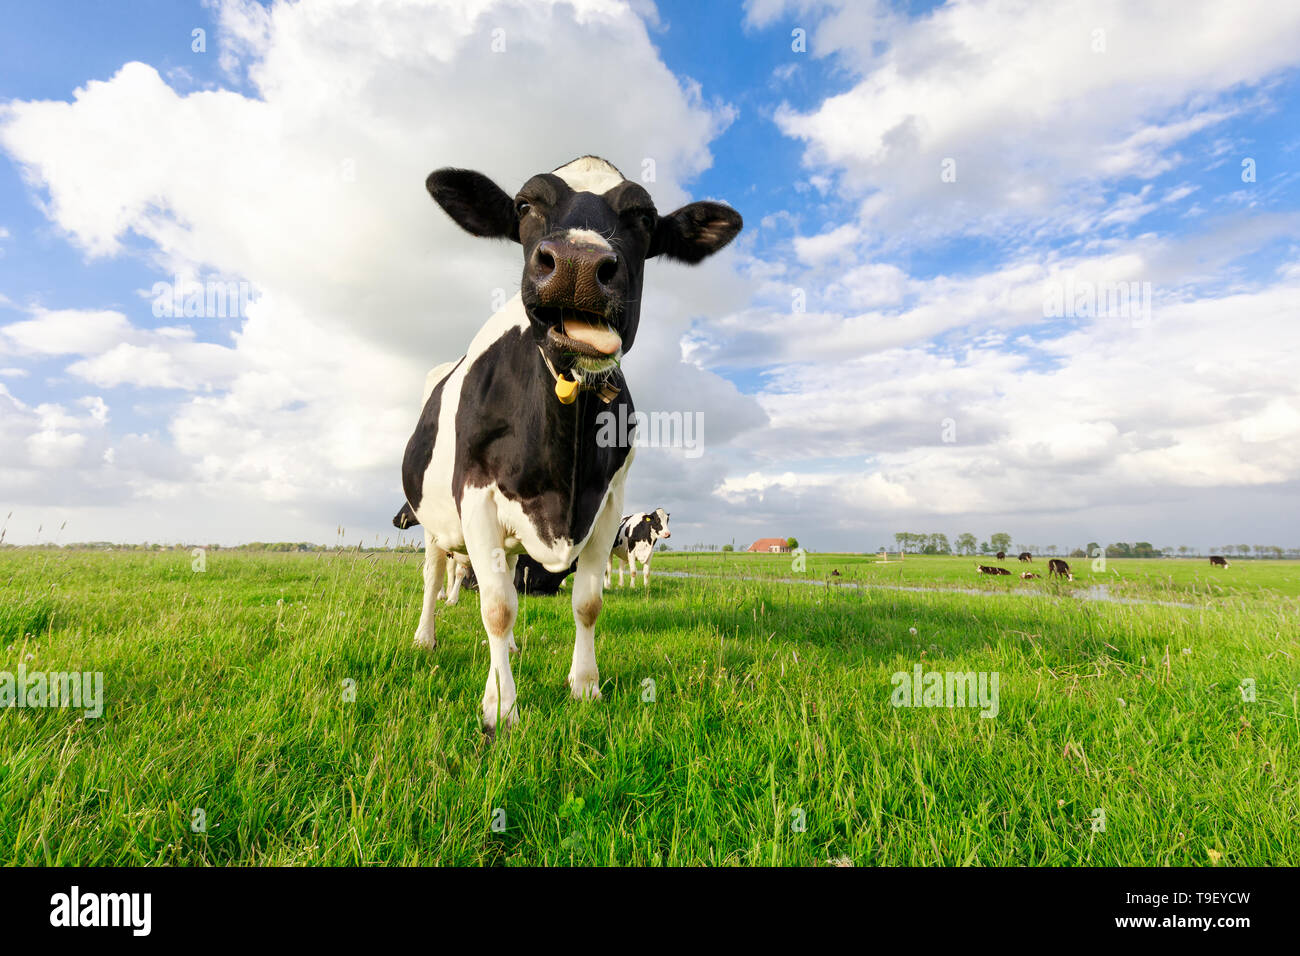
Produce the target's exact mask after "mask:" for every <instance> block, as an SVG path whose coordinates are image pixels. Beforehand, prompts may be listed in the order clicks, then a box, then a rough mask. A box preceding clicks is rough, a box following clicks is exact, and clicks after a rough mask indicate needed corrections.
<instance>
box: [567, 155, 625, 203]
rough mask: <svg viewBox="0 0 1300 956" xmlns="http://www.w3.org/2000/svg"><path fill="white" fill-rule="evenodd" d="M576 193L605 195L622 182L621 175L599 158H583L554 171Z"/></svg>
mask: <svg viewBox="0 0 1300 956" xmlns="http://www.w3.org/2000/svg"><path fill="white" fill-rule="evenodd" d="M555 175H556V176H559V177H560V178H561V179H563V180H564V181H565V183H566V184H568V187H569V188H570V189H572V190H573V191H574V192H576V193H596V194H597V195H601V194H602V193H607V192H609V191H610V190H611V189H613V188H614V187H615V186H617V185H618V184H619V183H621V182H624V179H623V174H622V173H620V172H619V171H618V170H617V169H615V168H614V166H613V165H612V164H611V163H608V162H606V161H605V160H603V159H601V158H600V157H599V156H583V157H581V158H580V159H575V160H574V161H573V162H571V163H566V164H565V165H563V166H561V167H560V168H559V169H557V170H555Z"/></svg>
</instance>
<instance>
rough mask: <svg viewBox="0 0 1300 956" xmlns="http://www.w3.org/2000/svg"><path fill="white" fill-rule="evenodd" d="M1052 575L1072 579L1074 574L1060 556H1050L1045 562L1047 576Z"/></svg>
mask: <svg viewBox="0 0 1300 956" xmlns="http://www.w3.org/2000/svg"><path fill="white" fill-rule="evenodd" d="M1052 575H1058V576H1059V577H1063V578H1068V579H1069V580H1071V581H1073V580H1074V575H1073V574H1071V573H1070V566H1069V565H1068V564H1066V563H1065V562H1064V561H1062V560H1061V559H1060V558H1052V560H1050V561H1048V562H1047V576H1048V577H1049V578H1050V577H1051V576H1052Z"/></svg>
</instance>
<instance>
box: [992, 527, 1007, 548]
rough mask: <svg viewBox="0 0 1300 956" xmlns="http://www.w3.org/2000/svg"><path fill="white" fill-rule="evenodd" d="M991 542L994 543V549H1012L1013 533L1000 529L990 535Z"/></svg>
mask: <svg viewBox="0 0 1300 956" xmlns="http://www.w3.org/2000/svg"><path fill="white" fill-rule="evenodd" d="M989 544H991V545H993V550H994V551H1010V550H1011V535H1009V534H1007V533H1006V532H1005V531H999V532H998V533H997V534H993V535H989Z"/></svg>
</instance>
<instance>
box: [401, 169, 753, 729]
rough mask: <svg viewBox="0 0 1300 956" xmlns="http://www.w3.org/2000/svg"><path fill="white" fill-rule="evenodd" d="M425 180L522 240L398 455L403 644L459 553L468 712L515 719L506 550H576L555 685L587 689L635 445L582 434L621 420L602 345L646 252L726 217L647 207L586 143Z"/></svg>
mask: <svg viewBox="0 0 1300 956" xmlns="http://www.w3.org/2000/svg"><path fill="white" fill-rule="evenodd" d="M425 185H426V187H427V188H428V190H429V193H430V194H431V195H432V196H433V198H434V200H435V201H436V202H437V203H438V205H440V206H441V207H442V208H443V210H445V211H446V212H447V214H448V215H450V216H451V218H452V219H453V220H455V221H456V223H457V224H458V225H460V226H461V227H462V228H463V229H465V230H466V231H467V232H470V233H472V234H474V235H476V236H484V237H487V238H492V239H508V240H511V241H513V242H517V243H519V244H520V246H521V247H522V252H523V261H524V269H523V278H522V280H521V282H520V292H519V295H517V296H515V297H514V298H513V299H511V300H510V301H509V302H507V303H506V304H505V306H503V307H502V309H501V310H500V311H499V312H498V313H497V314H496V315H494V316H493V317H492V318H491V319H489V320H488V322H487V324H486V325H484V326H483V328H482V329H480V330H479V332H478V334H477V335H475V336H474V338H473V340H472V341H471V342H470V344H469V349H468V351H467V352H466V354H465V355H464V356H463V357H462V358H461V359H460V360H459V361H456V362H452V363H448V364H446V365H442V366H439V367H438V368H436V369H434V370H433V371H432V372H431V373H430V374H429V381H428V382H427V383H426V385H427V388H426V392H427V394H426V398H425V401H424V408H423V411H422V412H421V415H420V419H419V422H418V424H417V425H416V427H415V433H414V434H413V435H412V436H411V440H410V442H409V443H408V444H407V446H406V455H405V458H404V460H403V463H402V487H403V490H404V491H405V492H406V500H407V502H409V504H410V506H411V512H412V513H413V514H414V516H415V519H416V520H417V521H418V522H419V523H420V524H422V525H423V526H424V539H425V567H424V603H423V607H422V610H421V613H420V623H419V626H418V627H417V628H416V632H415V643H416V644H417V645H418V646H420V647H423V648H428V649H432V648H434V647H436V646H437V641H436V639H435V636H434V611H435V605H436V599H437V593H438V587H437V584H436V582H438V581H439V580H440V579H441V577H442V569H443V566H444V565H445V562H446V553H447V552H448V551H452V552H455V553H457V554H467V555H468V557H469V559H470V560H471V561H472V562H473V565H474V571H475V574H476V576H477V578H478V585H479V596H480V602H479V603H480V611H481V616H482V619H483V626H484V627H485V628H486V630H487V634H488V647H489V658H490V663H489V668H488V675H487V681H486V684H485V687H484V691H483V722H484V725H485V727H486V728H487V729H488V730H489V731H492V730H495V729H496V727H497V725H498V723H499V721H500V720H501V719H503V718H504V720H505V721H506V725H507V726H509V725H510V724H513V723H514V722H515V721H516V720H517V719H518V707H517V699H516V690H515V681H514V676H513V675H512V674H511V671H510V656H509V651H510V646H511V644H513V636H512V629H513V627H514V622H515V615H516V612H517V607H518V601H517V596H516V592H515V587H514V581H513V574H514V569H515V565H516V559H517V557H518V555H520V554H524V553H527V554H529V555H531V556H532V557H533V558H534V559H535V560H536V561H538V562H539V563H540V564H541V565H542V566H543V567H545V568H546V569H547V570H548V571H552V572H557V573H558V572H560V571H562V570H564V569H566V568H568V567H569V565H570V564H572V563H573V561H574V559H575V558H576V559H577V562H578V568H577V572H576V574H575V577H574V582H573V617H574V622H575V627H576V638H575V640H574V645H573V662H572V665H571V667H570V669H569V678H568V681H569V688H570V691H571V693H572V695H573V696H574V697H575V698H597V697H599V696H600V675H599V672H598V670H597V667H596V649H595V633H596V632H595V625H596V618H597V616H598V615H599V614H600V609H601V583H602V582H601V579H602V572H603V570H604V567H605V565H606V563H607V560H608V557H609V543H610V542H611V541H613V540H614V536H615V534H616V533H617V531H618V522H619V517H620V515H621V514H622V510H623V488H624V482H625V480H626V478H627V471H628V467H629V466H630V465H631V463H632V458H633V452H634V450H635V449H634V447H633V446H632V445H631V443H630V442H629V443H625V444H619V445H615V446H613V447H610V443H609V442H601V441H597V434H598V419H597V416H598V415H599V413H601V412H605V411H610V412H613V413H614V414H617V415H620V416H626V418H624V417H620V418H619V419H618V420H620V421H625V420H631V418H632V414H633V411H634V409H633V406H632V398H631V396H630V394H629V393H628V388H627V384H626V382H625V381H624V379H623V375H622V373H621V371H620V370H619V361H620V359H621V358H622V356H623V355H624V354H625V353H626V352H627V351H628V350H630V349H631V348H632V343H633V341H634V340H635V338H636V333H637V326H638V324H639V321H640V313H641V286H642V276H643V271H644V266H645V260H646V259H648V258H651V257H652V256H660V255H662V256H666V257H668V258H671V259H677V260H680V261H683V262H688V263H695V262H699V261H700V260H702V259H704V258H705V257H707V256H709V255H711V254H713V253H714V252H717V251H718V250H719V249H721V248H722V247H723V246H725V245H726V244H727V243H728V242H730V241H731V240H732V239H733V238H734V237H735V236H736V234H737V233H738V232H739V231H740V229H741V218H740V215H739V213H737V212H736V211H735V210H734V209H732V208H731V207H729V206H725V205H722V204H721V203H715V202H693V203H690V204H688V205H686V206H683V207H682V208H680V209H678V210H676V211H675V212H672V213H669V214H667V215H662V216H661V215H660V214H659V213H658V211H657V210H656V209H655V205H654V202H653V200H652V199H651V198H650V194H649V193H648V192H646V190H645V189H644V187H642V186H641V184H640V183H637V182H633V181H631V180H628V179H625V178H623V175H622V173H620V172H619V171H618V170H617V169H615V168H614V167H613V166H612V165H611V164H610V163H608V162H606V161H605V160H603V159H599V158H597V157H594V156H583V157H581V158H579V159H575V160H574V161H572V162H570V163H567V164H566V165H564V166H561V167H560V168H558V169H556V170H555V171H553V172H550V173H542V174H539V175H537V176H534V177H532V178H531V179H529V180H528V181H527V182H526V183H524V185H523V187H522V188H521V189H520V190H519V191H518V192H517V193H516V194H515V195H514V196H513V197H511V196H510V195H509V194H507V193H506V192H504V191H503V190H502V189H501V188H500V187H498V186H497V185H496V184H495V183H494V182H492V180H490V179H488V178H487V177H486V176H484V175H483V174H482V173H478V172H473V171H471V170H465V169H439V170H437V171H435V172H434V173H432V174H430V176H429V178H428V181H427V182H426V184H425Z"/></svg>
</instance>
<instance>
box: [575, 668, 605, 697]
mask: <svg viewBox="0 0 1300 956" xmlns="http://www.w3.org/2000/svg"><path fill="white" fill-rule="evenodd" d="M568 683H569V693H570V694H572V695H573V699H574V700H600V676H599V675H598V674H596V673H595V672H594V671H593V672H592V673H590V674H584V675H575V674H573V673H570V674H569V678H568Z"/></svg>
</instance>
